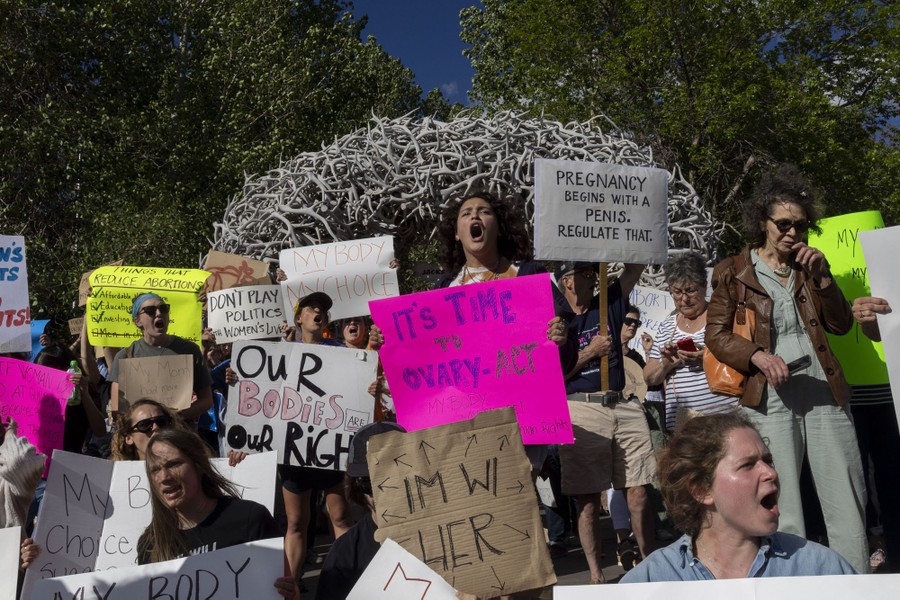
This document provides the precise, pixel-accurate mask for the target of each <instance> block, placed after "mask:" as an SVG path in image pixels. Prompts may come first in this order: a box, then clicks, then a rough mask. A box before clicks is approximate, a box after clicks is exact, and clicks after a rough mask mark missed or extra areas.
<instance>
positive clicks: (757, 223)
mask: <svg viewBox="0 0 900 600" xmlns="http://www.w3.org/2000/svg"><path fill="white" fill-rule="evenodd" d="M817 218H818V207H817V204H816V202H815V201H814V199H813V190H812V188H811V186H810V185H809V183H808V182H807V181H806V180H805V179H804V178H803V177H802V176H801V175H800V174H799V172H798V171H797V170H796V169H795V168H794V167H781V168H779V169H778V171H777V172H776V173H775V174H766V175H764V176H763V178H762V180H761V181H760V183H759V184H758V186H757V188H756V190H755V192H754V194H753V196H752V198H751V199H750V201H749V202H748V203H747V204H746V205H745V210H744V227H745V228H746V231H747V234H748V237H749V238H750V244H749V245H748V246H746V247H745V248H744V250H743V251H742V252H741V253H740V254H739V255H737V256H734V257H731V258H727V259H725V260H724V261H722V262H721V263H719V264H718V265H717V266H716V268H715V271H714V272H713V288H714V291H713V295H712V299H711V300H710V304H709V311H708V313H707V319H706V320H707V325H706V343H707V345H708V347H709V349H710V350H711V351H712V353H713V354H714V355H715V357H716V358H718V359H719V360H720V361H722V362H724V363H726V364H727V365H729V366H731V367H733V368H735V369H737V370H739V371H741V372H742V373H745V374H746V375H747V381H746V384H745V386H744V391H743V394H742V395H741V398H740V404H741V407H742V410H743V411H744V413H745V414H746V415H747V416H749V417H750V419H751V420H752V421H753V422H754V424H755V425H756V426H757V428H758V429H759V431H760V434H761V435H762V437H763V439H765V440H766V441H767V442H768V444H769V448H770V449H771V451H772V455H773V457H774V459H775V467H776V468H777V469H778V473H779V476H780V479H781V500H780V506H781V521H780V524H779V531H784V532H788V533H793V534H796V535H800V536H805V535H806V528H805V526H804V519H803V506H802V503H801V488H800V471H801V468H802V465H803V461H804V458H806V459H807V460H808V461H809V467H810V471H811V473H812V479H813V483H814V485H815V487H814V489H815V493H817V494H818V499H819V502H820V504H821V507H822V515H823V517H824V520H825V527H826V529H827V532H828V541H829V545H830V546H831V548H833V549H834V550H836V551H837V552H838V553H840V554H841V555H842V556H843V557H844V558H846V559H847V560H848V561H849V562H850V564H852V565H853V567H854V568H855V569H857V570H858V571H859V572H860V573H865V572H867V571H868V551H867V544H866V531H865V514H864V512H865V505H866V498H865V483H864V479H863V468H862V462H861V460H860V454H859V446H858V445H857V441H856V433H855V431H854V427H853V422H852V420H851V417H850V411H849V408H850V407H849V405H848V402H847V401H848V400H849V398H850V387H849V386H848V385H847V381H846V380H845V379H844V374H843V372H842V370H841V365H840V364H839V363H838V361H837V359H836V358H835V356H834V354H832V352H831V349H830V347H829V345H828V337H827V336H826V333H830V334H833V335H844V334H846V333H847V332H848V331H850V329H851V328H852V327H853V315H852V313H851V311H850V305H849V303H848V302H847V300H846V299H845V298H844V295H843V293H841V290H840V288H839V287H838V285H837V284H836V283H835V281H834V279H833V278H832V276H831V273H830V271H829V268H828V261H827V260H826V259H825V256H824V255H823V254H822V252H821V251H820V250H817V249H816V248H811V247H810V246H808V245H807V244H806V232H807V231H808V230H809V229H813V230H818V228H817V227H816V220H817ZM742 297H743V298H744V302H746V307H747V309H748V310H750V311H753V312H754V313H755V314H756V328H755V331H754V332H753V333H752V338H753V339H749V340H748V339H744V338H743V337H741V336H739V335H736V334H735V333H734V332H733V326H734V316H735V313H736V311H737V307H738V303H739V302H740V301H741V298H742ZM809 493H812V492H809Z"/></svg>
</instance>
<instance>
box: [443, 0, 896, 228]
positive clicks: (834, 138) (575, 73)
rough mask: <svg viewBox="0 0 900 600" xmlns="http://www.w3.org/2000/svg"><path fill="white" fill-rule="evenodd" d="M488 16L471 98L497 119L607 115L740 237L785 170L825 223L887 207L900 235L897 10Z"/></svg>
mask: <svg viewBox="0 0 900 600" xmlns="http://www.w3.org/2000/svg"><path fill="white" fill-rule="evenodd" d="M483 5H484V8H483V9H478V8H474V7H473V8H470V9H466V10H464V11H463V13H462V15H461V18H462V26H463V32H462V39H463V41H465V42H467V43H468V44H470V48H469V49H468V50H467V51H466V55H467V56H468V57H469V58H470V59H471V60H472V64H473V66H474V67H475V71H476V74H475V81H474V90H473V93H472V94H471V96H472V97H473V98H474V99H476V100H477V101H479V102H481V103H482V104H483V105H484V106H485V107H486V108H487V109H488V110H491V111H493V110H500V109H509V108H514V109H523V110H527V111H529V112H531V113H533V114H539V113H541V112H546V113H548V114H552V115H553V116H555V117H556V118H558V119H561V120H568V119H578V120H584V119H588V118H590V117H592V116H595V115H597V114H599V113H603V114H606V115H607V116H609V117H610V118H611V119H612V120H613V121H614V122H615V123H616V124H617V125H618V126H619V127H621V128H622V129H623V130H625V131H629V132H631V133H632V134H634V135H635V136H637V137H638V138H639V139H640V140H641V141H643V142H648V143H650V144H652V146H653V147H654V148H655V149H656V150H657V152H658V153H659V154H658V155H657V156H658V158H659V160H660V161H661V162H662V163H663V164H665V165H667V166H669V167H672V166H674V165H675V164H678V165H679V166H680V167H681V168H682V171H683V173H684V174H685V176H686V177H687V178H688V180H689V181H690V182H691V183H692V184H693V185H694V187H695V188H696V189H697V191H698V193H699V194H701V196H702V197H703V198H704V200H705V201H706V202H707V206H708V207H709V208H710V209H711V210H712V211H713V214H714V215H715V216H716V217H718V218H720V219H724V220H726V221H728V222H731V223H738V222H739V218H738V217H737V215H738V213H739V211H740V206H741V202H742V200H743V198H745V197H746V194H747V193H748V192H749V190H750V188H751V187H752V184H753V182H754V181H755V179H756V177H757V176H758V174H759V173H760V171H761V169H764V168H769V167H770V166H772V165H774V164H777V163H779V162H793V163H796V164H797V165H798V166H799V167H800V168H801V169H802V170H803V171H804V172H805V173H806V174H807V175H809V176H810V177H811V178H812V179H813V181H815V182H816V184H817V185H818V186H819V187H820V188H821V189H822V190H823V191H824V192H825V197H826V199H827V204H828V205H829V212H830V213H831V214H840V213H843V212H851V211H855V210H865V209H870V208H878V209H882V210H883V211H884V213H885V217H886V220H888V221H890V222H893V223H895V222H897V220H896V219H897V216H898V207H897V206H898V205H897V203H896V202H897V199H898V195H900V191H898V183H897V182H898V179H897V177H896V174H897V164H898V160H900V159H898V145H897V138H896V131H895V130H894V131H892V129H891V127H890V124H889V120H891V119H895V118H897V117H898V114H900V105H898V102H897V95H896V86H897V81H898V80H900V44H898V41H900V39H898V38H900V27H898V25H900V23H898V13H897V10H896V2H895V1H894V0H855V1H851V2H847V1H845V0H819V1H816V2H811V1H806V0H760V1H755V2H747V1H743V0H738V1H726V0H693V1H691V2H674V1H671V0H484V2H483ZM885 201H888V202H890V203H891V204H889V205H884V204H883V203H884V202H885Z"/></svg>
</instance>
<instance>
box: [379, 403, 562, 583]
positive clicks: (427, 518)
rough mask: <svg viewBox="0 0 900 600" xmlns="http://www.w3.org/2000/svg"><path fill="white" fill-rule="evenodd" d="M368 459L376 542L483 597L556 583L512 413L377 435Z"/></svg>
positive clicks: (491, 413)
mask: <svg viewBox="0 0 900 600" xmlns="http://www.w3.org/2000/svg"><path fill="white" fill-rule="evenodd" d="M366 459H367V462H368V463H369V473H370V477H371V480H372V490H373V492H374V496H375V508H376V514H375V517H374V518H375V522H376V523H377V524H378V530H377V531H376V532H375V539H376V540H378V541H384V540H385V539H387V538H390V539H392V540H394V541H396V542H397V543H398V544H400V545H401V546H403V547H404V548H405V549H406V550H407V551H409V552H410V553H412V554H413V555H414V556H415V557H416V558H418V559H419V560H421V561H422V562H424V563H425V564H426V565H428V566H429V567H430V568H431V569H433V570H434V571H435V572H436V573H438V574H439V575H441V576H442V577H443V578H444V579H445V580H446V581H447V582H448V583H449V584H450V585H452V586H453V587H454V588H456V589H458V590H460V591H462V592H466V593H469V594H474V595H476V596H478V597H481V598H494V597H497V596H500V595H505V594H514V593H516V592H520V591H523V590H531V589H535V588H539V587H543V586H545V585H549V584H552V583H554V582H555V581H556V576H555V575H554V574H553V565H552V564H551V563H550V556H549V554H548V553H547V544H546V542H545V541H544V534H543V533H544V528H543V525H542V524H541V515H540V512H539V511H538V505H537V497H536V496H535V493H534V487H533V486H532V484H531V464H530V463H529V461H528V458H527V457H526V456H525V449H524V448H523V447H522V438H521V436H520V435H519V428H518V427H517V426H516V421H515V415H514V413H513V411H512V409H510V408H504V409H501V410H495V411H489V412H485V413H482V414H480V415H478V416H477V417H475V418H474V419H473V420H471V421H463V422H461V423H453V424H451V425H443V426H441V427H433V428H431V429H423V430H421V431H415V432H410V433H401V432H398V431H391V432H388V433H383V434H380V435H376V436H373V437H372V438H371V439H370V440H369V446H368V451H367V453H366Z"/></svg>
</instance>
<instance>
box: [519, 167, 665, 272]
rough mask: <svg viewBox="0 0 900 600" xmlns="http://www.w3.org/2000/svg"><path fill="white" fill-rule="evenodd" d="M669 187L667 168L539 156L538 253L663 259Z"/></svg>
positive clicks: (536, 169)
mask: <svg viewBox="0 0 900 600" xmlns="http://www.w3.org/2000/svg"><path fill="white" fill-rule="evenodd" d="M668 190H669V174H668V172H667V171H665V170H664V169H656V168H650V167H628V166H625V165H615V164H609V163H597V162H582V161H573V160H558V159H543V158H538V159H536V160H535V161H534V255H535V258H538V259H545V260H587V261H601V262H626V263H639V264H662V263H665V262H666V259H667V256H668V223H669V217H668Z"/></svg>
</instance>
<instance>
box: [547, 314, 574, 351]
mask: <svg viewBox="0 0 900 600" xmlns="http://www.w3.org/2000/svg"><path fill="white" fill-rule="evenodd" d="M568 338H569V332H568V330H567V329H566V322H565V321H563V319H562V317H553V318H552V319H550V322H549V323H547V339H548V340H550V341H551V342H553V343H554V344H556V345H557V346H558V347H560V348H562V347H563V346H565V344H566V340H567V339H568Z"/></svg>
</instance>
